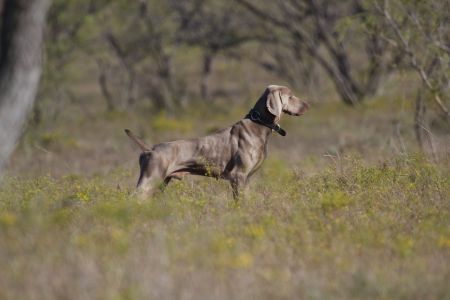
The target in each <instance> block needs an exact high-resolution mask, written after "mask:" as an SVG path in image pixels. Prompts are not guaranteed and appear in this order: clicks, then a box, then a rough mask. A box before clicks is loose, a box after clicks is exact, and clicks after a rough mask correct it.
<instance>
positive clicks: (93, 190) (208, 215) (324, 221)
mask: <svg viewBox="0 0 450 300" xmlns="http://www.w3.org/2000/svg"><path fill="white" fill-rule="evenodd" d="M445 165H447V166H448V161H447V162H445V164H444V163H442V165H436V164H433V163H430V162H429V161H427V160H426V159H424V158H422V157H414V156H410V157H402V158H397V159H393V160H390V161H385V162H382V163H380V164H378V165H366V164H364V163H363V162H362V161H361V160H356V159H352V158H348V157H347V158H343V159H342V161H340V162H339V164H338V166H339V167H338V168H334V167H330V168H328V169H324V170H322V171H320V172H318V174H316V175H314V176H306V175H305V173H304V172H302V169H301V166H287V165H286V164H283V163H281V162H279V161H276V160H269V161H267V163H266V164H265V166H264V168H263V169H262V170H261V172H260V173H259V174H258V176H257V177H256V178H254V180H253V182H252V184H251V186H250V187H249V190H248V191H247V194H246V196H245V198H244V199H242V200H241V201H240V202H239V203H237V204H236V203H234V201H233V200H232V197H231V192H230V188H229V186H228V185H227V183H226V182H223V181H216V180H214V179H188V180H185V181H182V182H176V183H174V184H171V185H170V186H169V187H168V188H167V190H166V191H165V192H164V193H158V194H156V195H155V196H154V197H153V198H151V199H147V200H144V201H139V200H138V199H136V198H134V197H133V196H132V195H130V191H131V190H128V189H123V187H122V188H118V187H117V184H116V182H120V181H121V180H122V179H123V178H124V177H128V176H130V175H129V174H125V173H122V172H116V173H113V174H111V175H109V176H105V177H97V178H91V179H87V178H84V177H78V176H66V177H62V178H60V179H54V178H51V177H38V178H32V179H17V178H7V179H5V180H4V182H3V183H2V186H1V189H0V241H1V244H0V270H1V272H0V298H1V299H168V298H172V299H173V298H182V299H211V298H218V299H249V298H250V299H273V298H278V299H279V298H283V299H285V298H290V299H299V298H304V299H349V298H359V299H368V298H378V299H450V288H449V286H448V282H449V281H450V263H449V262H450V197H449V195H450V182H449V178H450V171H449V169H448V168H447V167H444V166H445Z"/></svg>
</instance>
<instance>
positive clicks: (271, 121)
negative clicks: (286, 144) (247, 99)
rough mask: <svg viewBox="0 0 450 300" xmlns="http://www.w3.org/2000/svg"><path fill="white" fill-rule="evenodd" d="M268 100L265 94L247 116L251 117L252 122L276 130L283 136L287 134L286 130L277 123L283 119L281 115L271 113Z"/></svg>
mask: <svg viewBox="0 0 450 300" xmlns="http://www.w3.org/2000/svg"><path fill="white" fill-rule="evenodd" d="M266 102H267V99H266V98H265V97H264V95H263V96H262V97H261V98H260V99H259V100H258V102H256V104H255V106H254V107H253V108H252V109H251V110H250V112H249V113H248V114H247V116H246V117H245V118H246V119H250V120H251V121H252V122H254V123H256V124H258V125H260V126H264V127H267V128H269V129H270V131H272V130H274V131H275V132H277V133H278V134H280V135H281V136H286V131H285V130H284V129H283V128H281V127H280V125H279V124H278V123H277V121H279V120H280V119H281V115H280V116H274V115H273V114H271V113H270V112H269V110H268V109H267V106H266Z"/></svg>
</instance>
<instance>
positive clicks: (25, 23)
mask: <svg viewBox="0 0 450 300" xmlns="http://www.w3.org/2000/svg"><path fill="white" fill-rule="evenodd" d="M49 4H50V0H6V1H5V2H4V7H3V16H2V17H3V23H2V33H1V54H0V141H1V145H0V171H2V170H3V168H4V166H5V164H6V162H7V161H8V159H9V157H10V155H11V153H12V151H13V150H14V147H15V144H16V142H17V140H18V138H19V137H20V133H21V129H22V126H23V124H24V123H25V121H26V117H27V114H28V112H29V111H30V109H31V107H32V104H33V102H34V99H35V95H36V91H37V88H38V83H39V78H40V75H41V46H42V40H43V29H44V26H45V18H46V13H47V10H48V7H49Z"/></svg>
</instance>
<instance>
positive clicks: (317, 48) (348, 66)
mask: <svg viewBox="0 0 450 300" xmlns="http://www.w3.org/2000/svg"><path fill="white" fill-rule="evenodd" d="M235 1H237V2H238V3H240V4H241V5H242V6H243V7H245V8H246V9H247V11H248V12H249V13H250V14H251V15H252V16H253V17H256V18H257V19H260V21H261V22H260V23H259V26H257V27H259V28H265V29H266V36H267V38H266V40H265V43H266V44H270V43H271V44H273V45H275V47H272V49H271V50H270V51H271V53H272V55H273V57H274V59H275V60H276V62H277V63H276V64H270V63H267V62H265V63H264V66H265V67H266V69H268V70H274V71H275V72H276V73H277V74H285V75H287V76H289V78H298V77H299V76H298V74H290V73H289V72H286V71H281V70H278V69H277V66H281V67H282V68H283V69H284V70H288V69H291V70H292V69H293V68H292V64H296V63H300V64H303V66H301V68H303V69H305V68H306V67H307V66H308V64H307V63H308V60H313V61H314V62H315V63H317V64H318V65H319V66H321V67H322V69H323V70H324V71H325V74H327V75H328V78H330V80H331V81H332V82H333V84H334V86H335V88H336V91H337V93H338V95H339V96H340V98H341V99H342V100H343V101H344V103H346V104H349V105H354V104H356V103H358V102H359V101H361V100H362V99H363V98H364V97H365V96H367V95H371V94H373V93H375V91H376V90H377V87H378V85H379V80H380V77H381V75H382V74H383V72H384V71H385V69H386V68H385V67H386V65H388V64H389V63H388V62H386V59H385V53H386V52H387V50H388V46H389V44H388V43H386V41H384V40H382V39H381V38H380V37H379V32H380V31H382V27H380V26H378V24H373V23H370V22H368V21H367V20H366V16H367V14H368V10H367V7H366V5H365V4H364V2H363V1H361V0H354V1H343V2H341V1H327V0H288V1H274V2H269V3H267V2H257V1H252V0H235ZM352 27H353V28H352ZM355 27H356V28H361V31H363V32H362V33H360V34H359V38H358V39H357V40H358V41H357V43H354V41H355V36H354V35H358V32H357V31H356V30H355V29H354V28H355ZM346 33H349V34H346ZM348 36H352V38H351V39H350V40H346V37H348ZM358 48H359V49H361V48H362V51H358V50H357V49H358ZM355 52H356V53H358V55H356V56H357V57H358V58H359V57H361V56H362V55H365V58H364V59H361V58H359V59H360V61H355V60H354V59H352V58H354V55H353V54H354V53H355ZM283 57H286V58H288V62H285V61H283ZM285 66H290V67H289V68H286V67H285ZM289 78H287V79H288V80H289Z"/></svg>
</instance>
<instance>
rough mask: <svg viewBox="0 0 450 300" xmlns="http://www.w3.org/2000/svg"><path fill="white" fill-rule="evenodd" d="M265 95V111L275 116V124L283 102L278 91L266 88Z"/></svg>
mask: <svg viewBox="0 0 450 300" xmlns="http://www.w3.org/2000/svg"><path fill="white" fill-rule="evenodd" d="M266 94H267V99H266V106H267V110H268V111H269V112H270V113H271V114H272V115H274V116H275V122H277V121H278V120H279V119H280V117H281V112H282V111H283V102H282V99H281V94H280V90H279V89H276V88H271V87H268V88H267V90H266Z"/></svg>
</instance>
